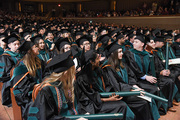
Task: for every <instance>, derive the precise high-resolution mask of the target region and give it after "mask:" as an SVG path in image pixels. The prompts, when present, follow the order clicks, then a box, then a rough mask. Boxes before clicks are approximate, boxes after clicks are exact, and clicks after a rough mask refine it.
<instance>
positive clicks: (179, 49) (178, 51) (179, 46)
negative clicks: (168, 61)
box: [172, 34, 180, 58]
mask: <svg viewBox="0 0 180 120" xmlns="http://www.w3.org/2000/svg"><path fill="white" fill-rule="evenodd" d="M174 41H175V42H174V43H173V44H172V48H173V50H174V53H175V56H176V58H180V34H178V35H176V36H175V37H174Z"/></svg>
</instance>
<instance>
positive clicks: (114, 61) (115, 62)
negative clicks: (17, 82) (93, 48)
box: [108, 49, 124, 71]
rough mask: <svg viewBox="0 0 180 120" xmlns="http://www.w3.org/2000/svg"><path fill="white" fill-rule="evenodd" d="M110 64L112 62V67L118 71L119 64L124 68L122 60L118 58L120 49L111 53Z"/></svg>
mask: <svg viewBox="0 0 180 120" xmlns="http://www.w3.org/2000/svg"><path fill="white" fill-rule="evenodd" d="M108 64H110V65H111V67H112V68H113V69H115V70H116V71H119V65H120V67H121V68H124V65H123V63H122V60H119V59H118V49H117V50H116V51H114V52H112V53H111V55H110V56H109V57H108Z"/></svg>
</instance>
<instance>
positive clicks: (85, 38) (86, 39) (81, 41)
mask: <svg viewBox="0 0 180 120" xmlns="http://www.w3.org/2000/svg"><path fill="white" fill-rule="evenodd" d="M85 41H89V42H90V43H91V42H92V38H91V37H90V36H88V35H84V36H82V37H80V38H79V39H77V40H76V43H77V45H78V46H80V45H82V44H83V42H85Z"/></svg>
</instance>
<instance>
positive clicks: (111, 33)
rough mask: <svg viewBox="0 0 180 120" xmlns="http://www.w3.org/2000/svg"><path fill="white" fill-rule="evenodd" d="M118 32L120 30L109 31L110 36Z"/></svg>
mask: <svg viewBox="0 0 180 120" xmlns="http://www.w3.org/2000/svg"><path fill="white" fill-rule="evenodd" d="M117 32H119V31H118V30H113V31H111V32H109V36H113V35H114V34H115V33H117Z"/></svg>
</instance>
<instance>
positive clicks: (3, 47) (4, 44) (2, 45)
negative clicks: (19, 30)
mask: <svg viewBox="0 0 180 120" xmlns="http://www.w3.org/2000/svg"><path fill="white" fill-rule="evenodd" d="M0 45H1V46H0V47H2V49H4V50H5V49H6V43H5V42H3V41H1V44H0Z"/></svg>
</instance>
